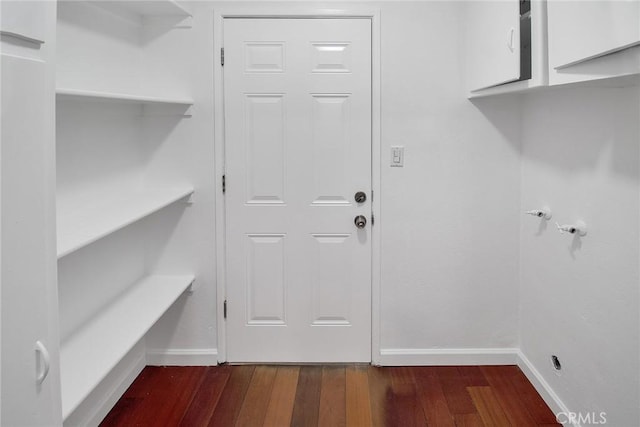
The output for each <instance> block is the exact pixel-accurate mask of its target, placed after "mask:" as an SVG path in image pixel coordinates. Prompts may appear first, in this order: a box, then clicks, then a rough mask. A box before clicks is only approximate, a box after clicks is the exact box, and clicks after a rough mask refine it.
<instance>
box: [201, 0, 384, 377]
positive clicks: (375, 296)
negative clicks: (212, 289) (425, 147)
mask: <svg viewBox="0 0 640 427" xmlns="http://www.w3.org/2000/svg"><path fill="white" fill-rule="evenodd" d="M213 14H214V16H213V32H214V34H213V52H214V73H213V74H214V75H213V80H214V93H215V94H224V79H223V68H222V65H221V49H222V47H223V40H224V26H223V24H224V20H225V19H227V18H306V19H310V18H318V19H322V18H325V19H326V18H341V19H348V18H354V19H369V20H371V188H372V191H373V197H372V200H371V209H372V213H371V214H372V215H374V217H375V225H373V226H372V227H371V363H372V364H374V365H379V364H380V363H381V358H380V329H381V325H380V320H381V304H380V291H381V263H380V260H381V245H380V235H381V229H382V215H381V209H380V206H381V203H380V194H381V180H380V175H381V166H382V164H381V158H382V156H381V154H382V153H381V135H382V131H381V93H380V89H381V86H380V82H381V75H380V71H381V67H380V51H381V49H380V9H378V8H359V7H346V8H343V7H340V8H337V9H318V8H314V7H311V6H306V5H294V4H291V5H287V7H286V8H285V7H282V6H277V7H273V6H272V7H270V6H268V5H265V6H260V7H247V6H242V5H239V6H233V7H222V8H216V9H214V12H213ZM224 146H225V140H224V97H223V96H214V153H215V180H216V183H215V188H216V195H215V204H216V207H215V215H216V217H215V229H216V239H215V240H216V248H215V249H216V260H215V261H216V300H217V301H216V331H217V358H218V363H224V362H226V361H227V339H226V332H227V328H226V320H225V318H224V301H225V299H226V295H227V293H226V259H227V257H226V221H225V211H226V205H225V198H224V195H223V193H222V175H224V173H225V152H224Z"/></svg>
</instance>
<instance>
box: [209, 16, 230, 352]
mask: <svg viewBox="0 0 640 427" xmlns="http://www.w3.org/2000/svg"><path fill="white" fill-rule="evenodd" d="M213 14H214V17H213V34H212V36H213V93H214V99H213V104H214V105H213V106H214V109H213V111H214V119H213V121H214V157H215V166H214V167H215V180H216V182H215V189H216V193H215V206H216V208H215V209H216V218H215V222H216V236H215V239H216V259H215V261H214V262H215V263H216V332H217V346H218V362H219V363H224V362H226V361H227V336H226V332H227V328H226V320H225V318H224V301H225V299H226V298H227V292H226V259H227V257H226V245H225V243H226V241H227V238H226V221H225V206H226V205H225V201H224V194H223V193H222V176H223V175H224V174H225V163H224V159H225V153H224V79H223V72H222V71H223V70H222V65H221V62H220V60H221V55H220V50H221V49H222V46H223V35H224V28H223V26H222V23H223V19H224V18H223V16H222V15H221V14H220V13H219V11H218V10H217V9H216V10H214V13H213Z"/></svg>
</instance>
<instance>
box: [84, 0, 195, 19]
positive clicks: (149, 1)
mask: <svg viewBox="0 0 640 427" xmlns="http://www.w3.org/2000/svg"><path fill="white" fill-rule="evenodd" d="M96 3H98V4H100V3H103V4H104V3H107V4H108V6H109V7H110V8H120V9H123V10H126V11H129V12H132V13H136V14H138V15H142V16H191V13H190V12H189V11H188V10H187V9H186V8H185V7H184V6H182V5H181V4H180V3H178V2H177V1H175V0H117V1H114V0H108V1H106V2H105V1H99V2H96Z"/></svg>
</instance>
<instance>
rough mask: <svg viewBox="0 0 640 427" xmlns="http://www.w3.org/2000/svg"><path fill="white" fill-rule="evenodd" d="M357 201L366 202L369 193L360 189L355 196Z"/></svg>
mask: <svg viewBox="0 0 640 427" xmlns="http://www.w3.org/2000/svg"><path fill="white" fill-rule="evenodd" d="M354 198H355V199H356V203H364V202H366V201H367V194H366V193H365V192H364V191H358V192H357V193H356V195H355V196H354Z"/></svg>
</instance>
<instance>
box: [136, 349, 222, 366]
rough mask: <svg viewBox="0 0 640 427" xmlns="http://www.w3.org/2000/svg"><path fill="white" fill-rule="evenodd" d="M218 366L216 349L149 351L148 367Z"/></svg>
mask: <svg viewBox="0 0 640 427" xmlns="http://www.w3.org/2000/svg"><path fill="white" fill-rule="evenodd" d="M217 364H218V349H216V348H195V349H191V348H184V349H183V348H174V349H169V350H164V349H148V350H147V365H150V366H215V365H217Z"/></svg>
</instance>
